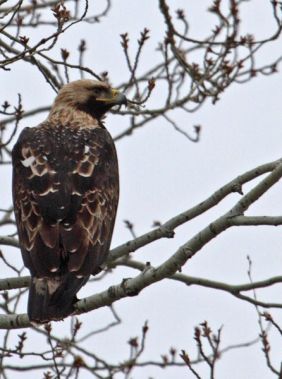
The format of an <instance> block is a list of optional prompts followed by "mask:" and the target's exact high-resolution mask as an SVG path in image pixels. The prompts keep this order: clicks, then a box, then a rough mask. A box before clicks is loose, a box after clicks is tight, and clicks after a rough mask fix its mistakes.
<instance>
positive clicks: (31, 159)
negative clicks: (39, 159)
mask: <svg viewBox="0 0 282 379" xmlns="http://www.w3.org/2000/svg"><path fill="white" fill-rule="evenodd" d="M35 159H36V158H35V157H34V156H33V155H31V156H30V157H28V158H26V159H24V160H23V161H21V162H22V164H23V166H24V167H30V166H31V165H32V163H33V162H34V161H35Z"/></svg>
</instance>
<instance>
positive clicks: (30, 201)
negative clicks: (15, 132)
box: [12, 123, 119, 277]
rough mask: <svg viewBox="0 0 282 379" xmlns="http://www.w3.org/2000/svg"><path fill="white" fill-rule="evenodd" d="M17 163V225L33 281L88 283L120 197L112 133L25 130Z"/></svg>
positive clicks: (49, 127) (100, 258)
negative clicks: (63, 278)
mask: <svg viewBox="0 0 282 379" xmlns="http://www.w3.org/2000/svg"><path fill="white" fill-rule="evenodd" d="M12 157H13V197H14V206H15V214H16V221H17V226H18V232H19V238H20V244H21V249H22V254H23V258H24V262H25V265H26V266H27V267H28V268H29V269H30V270H31V273H32V274H33V275H35V276H38V277H44V276H50V275H54V276H55V275H58V274H61V273H63V272H74V273H75V274H76V275H78V276H80V275H82V276H83V275H89V274H91V273H95V272H97V271H99V266H100V265H101V263H103V261H104V260H105V259H106V255H107V252H108V249H109V245H110V241H111V236H112V231H113V226H114V221H115V215H116V209H117V203H118V193H119V183H118V164H117V158H116V153H115V148H114V144H113V142H112V140H111V138H110V136H109V134H108V132H107V131H106V130H105V129H103V128H100V127H99V128H95V129H81V130H80V129H78V128H77V129H71V128H63V127H62V126H60V125H59V126H54V125H49V124H48V123H45V124H42V126H40V127H37V128H26V129H24V130H23V132H22V133H21V135H20V137H19V140H18V142H17V143H16V145H15V147H14V149H13V154H12Z"/></svg>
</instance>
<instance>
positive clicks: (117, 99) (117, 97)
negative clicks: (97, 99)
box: [111, 89, 127, 105]
mask: <svg viewBox="0 0 282 379" xmlns="http://www.w3.org/2000/svg"><path fill="white" fill-rule="evenodd" d="M111 101H112V102H113V104H114V105H127V98H126V96H125V95H124V94H123V93H121V92H119V91H118V90H117V89H112V100H111Z"/></svg>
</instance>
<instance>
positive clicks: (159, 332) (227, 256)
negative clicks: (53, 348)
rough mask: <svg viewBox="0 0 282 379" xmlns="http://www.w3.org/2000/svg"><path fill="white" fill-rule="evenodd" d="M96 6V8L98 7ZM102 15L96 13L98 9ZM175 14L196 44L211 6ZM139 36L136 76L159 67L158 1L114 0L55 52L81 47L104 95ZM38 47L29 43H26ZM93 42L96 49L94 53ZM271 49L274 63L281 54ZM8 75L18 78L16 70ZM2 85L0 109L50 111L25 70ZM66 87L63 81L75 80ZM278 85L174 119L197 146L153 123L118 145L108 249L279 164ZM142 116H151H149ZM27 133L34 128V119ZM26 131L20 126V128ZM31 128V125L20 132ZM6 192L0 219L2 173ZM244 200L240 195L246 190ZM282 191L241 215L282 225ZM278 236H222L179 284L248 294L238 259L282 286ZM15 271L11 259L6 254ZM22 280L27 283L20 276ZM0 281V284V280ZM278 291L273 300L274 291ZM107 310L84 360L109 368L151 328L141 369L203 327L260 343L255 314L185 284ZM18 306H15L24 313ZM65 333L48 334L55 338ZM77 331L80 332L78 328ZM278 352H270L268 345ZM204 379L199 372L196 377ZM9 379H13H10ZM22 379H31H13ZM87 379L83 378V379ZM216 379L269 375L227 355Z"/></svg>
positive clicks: (154, 251)
mask: <svg viewBox="0 0 282 379" xmlns="http://www.w3.org/2000/svg"><path fill="white" fill-rule="evenodd" d="M98 3H99V2H98ZM101 3H102V2H101ZM171 3H172V4H173V6H172V8H174V9H178V8H179V7H183V8H184V9H185V10H186V13H187V14H188V15H189V19H190V21H191V34H192V36H195V37H199V38H200V37H203V36H204V35H205V33H207V32H208V31H209V30H210V29H211V28H212V26H213V24H212V23H211V21H212V20H213V19H212V17H211V16H210V15H208V14H206V13H204V10H205V9H206V8H207V6H208V5H209V4H210V2H208V1H204V0H202V1H200V2H197V1H192V0H190V1H188V0H186V1H172V2H171ZM264 4H265V0H253V1H252V2H251V4H248V3H246V4H244V9H245V14H244V15H245V17H246V19H245V20H246V22H245V23H244V24H243V25H244V28H245V30H246V31H248V32H252V33H253V32H255V31H256V32H258V34H257V35H258V37H263V36H265V35H267V33H269V31H270V30H271V26H270V25H269V20H271V17H270V13H268V12H267V11H265V8H264V6H263V5H264ZM144 27H147V28H148V29H150V31H151V40H150V42H149V43H148V45H147V48H146V49H145V53H144V56H143V58H142V59H143V60H142V64H141V66H140V72H141V69H142V68H143V69H144V71H145V70H146V68H148V67H150V65H151V64H152V61H153V62H155V61H156V62H157V55H156V53H155V49H156V46H157V42H158V41H159V40H160V38H161V36H162V34H163V29H164V25H163V20H162V17H161V15H160V14H159V12H158V7H157V1H152V0H144V1H137V0H123V1H122V2H121V1H113V8H112V10H111V12H110V15H109V17H107V18H106V19H104V20H103V21H102V22H101V24H97V25H90V26H85V27H84V28H82V29H81V27H80V28H79V30H80V32H79V33H80V34H79V35H77V34H78V33H77V30H78V29H75V28H73V29H72V30H70V31H69V33H68V34H66V36H65V37H64V39H63V41H64V42H62V43H59V44H58V48H57V49H58V51H59V48H60V47H69V48H71V46H76V45H77V44H78V42H79V40H80V39H81V38H85V39H87V41H88V45H89V52H88V59H87V64H88V65H89V66H93V67H92V68H93V69H94V70H95V71H97V72H102V71H105V70H106V71H108V72H109V74H110V78H111V80H112V82H113V84H119V83H120V82H122V81H123V80H124V79H125V75H126V73H127V69H126V65H125V60H124V58H123V56H122V52H121V48H120V38H119V34H120V33H124V32H126V31H128V32H129V33H130V38H131V40H132V44H133V47H134V46H135V47H136V38H138V35H139V32H140V31H141V30H142V29H143V28H144ZM34 38H35V37H34ZM101 41H102V43H101ZM279 49H280V52H279ZM281 50H282V49H281V40H280V44H279V43H276V44H273V46H272V47H271V48H269V49H267V50H266V52H265V53H264V54H263V55H261V56H260V60H261V62H262V61H264V62H265V63H268V62H270V61H271V57H272V56H273V57H274V58H276V57H277V56H278V55H279V53H280V54H281ZM16 66H17V67H16ZM16 66H15V68H14V69H13V71H11V72H10V73H6V72H0V75H1V83H2V85H1V88H2V91H1V103H2V102H3V100H5V99H11V101H12V100H13V99H16V96H17V93H18V92H21V93H22V94H23V99H24V108H26V109H28V108H29V107H32V108H34V107H37V106H41V105H48V104H50V103H51V102H52V99H53V98H54V93H53V92H52V90H51V89H50V88H48V87H47V85H46V84H45V82H44V80H43V79H42V78H41V77H40V75H39V74H37V73H35V71H34V69H32V68H27V67H26V66H25V68H24V71H23V68H22V66H21V65H20V64H18V65H16ZM77 78H78V77H75V76H74V75H73V77H72V79H77ZM281 88H282V78H281V74H280V73H279V74H276V75H273V76H270V77H262V78H258V79H255V80H253V81H252V82H250V83H247V84H245V85H236V84H235V85H233V86H232V87H231V88H229V89H228V90H226V92H225V93H223V95H222V96H221V100H220V101H219V102H218V103H217V104H216V105H215V106H214V105H211V104H210V103H209V102H207V103H206V104H204V106H203V107H202V108H201V109H200V110H199V111H198V112H196V113H194V114H190V115H187V114H186V113H185V114H184V113H180V112H177V113H175V114H174V115H173V116H174V117H175V119H176V120H178V122H179V126H181V127H182V128H183V129H185V130H187V131H191V130H192V128H191V126H193V125H196V124H200V125H202V136H201V141H200V142H199V143H197V144H193V143H191V142H189V141H188V140H187V139H185V138H184V137H183V136H182V135H181V134H178V133H176V132H175V131H174V130H173V129H172V128H171V127H170V126H169V125H168V124H167V123H165V122H164V121H162V120H161V119H158V120H157V121H156V122H153V123H152V124H150V125H148V126H147V127H145V128H144V129H143V130H138V131H136V133H134V135H133V136H132V137H130V138H124V139H123V140H121V141H120V142H118V143H117V150H118V156H119V165H120V177H121V198H120V205H119V210H118V217H117V222H116V228H115V233H114V238H113V243H112V246H113V247H115V246H117V245H119V244H121V243H123V242H125V241H127V240H128V239H130V238H131V237H130V234H129V233H128V231H127V230H126V229H125V228H124V223H123V220H125V219H129V220H130V221H132V222H133V223H134V226H135V231H136V233H137V234H138V235H140V234H142V233H144V232H147V231H149V230H150V228H151V226H152V224H153V221H155V220H159V221H161V222H165V221H166V220H168V219H169V218H171V217H173V216H175V215H177V214H178V213H180V212H182V211H184V210H186V209H188V208H190V207H192V206H193V205H195V204H197V203H198V202H199V201H201V200H204V199H205V198H206V197H208V196H209V195H210V194H211V193H212V192H214V191H215V190H216V189H218V188H219V187H220V186H222V185H224V184H225V183H226V182H228V181H229V180H231V179H232V178H235V177H236V176H237V175H239V174H241V173H244V172H245V171H246V170H248V169H251V168H254V167H256V166H257V165H259V164H262V163H266V162H269V161H272V160H275V159H278V158H279V157H281V156H282V144H281V141H282V126H281V97H282V90H281ZM158 96H160V94H159V93H158V88H156V90H155V91H154V93H153V95H152V97H151V99H150V100H149V101H150V104H155V103H156V104H157V101H158ZM148 106H149V104H148ZM33 120H34V124H37V123H38V122H40V121H42V115H41V118H40V117H34V119H33ZM107 125H108V127H109V130H110V132H111V134H112V135H113V136H115V135H117V134H118V133H119V132H121V131H122V130H123V128H122V126H123V118H122V117H118V116H114V115H110V116H109V117H108V119H107ZM23 126H27V125H26V124H25V121H23V122H22V127H23ZM28 126H31V125H28ZM1 170H2V174H1V177H2V178H3V183H5V185H2V186H1V188H0V191H1V192H0V194H1V199H2V201H1V205H0V207H1V208H5V207H6V205H7V201H8V200H9V201H10V176H11V175H10V167H3V168H2V167H1ZM248 188H249V187H248ZM281 193H282V186H281V183H279V184H278V185H276V187H275V188H274V189H273V190H271V191H269V193H268V194H267V195H266V196H264V197H263V198H262V199H261V200H260V201H259V202H258V203H257V204H256V205H255V206H254V207H253V208H251V209H250V210H249V212H248V214H252V215H255V214H256V215H261V214H264V215H281V214H282V202H281ZM238 199H239V195H238V194H234V195H232V196H230V198H228V199H227V200H226V201H225V202H224V203H223V204H222V205H221V206H219V207H218V208H216V209H215V210H213V211H210V212H209V213H208V214H207V215H204V216H202V217H200V218H199V219H197V220H195V221H193V222H191V224H189V225H185V226H183V227H181V228H179V229H177V233H176V236H175V238H174V239H173V240H162V241H158V242H156V243H154V244H152V245H149V246H147V247H146V248H143V249H140V250H139V251H138V252H136V253H135V256H134V257H135V259H139V260H140V261H142V262H147V261H150V262H151V264H152V265H157V264H158V263H161V262H162V261H164V259H165V258H167V257H169V256H170V255H171V254H172V253H174V252H175V251H176V249H177V247H178V246H179V245H181V244H183V243H184V242H186V241H187V240H188V239H189V238H191V237H192V235H193V234H194V233H196V232H197V231H199V230H200V229H202V228H203V227H205V226H206V225H207V224H208V222H209V221H211V220H213V219H214V218H216V217H218V216H219V215H221V214H223V213H224V212H225V211H227V210H228V209H229V207H230V206H231V205H232V204H234V201H236V200H238ZM281 250H282V232H281V228H279V227H277V228H271V227H269V228H266V227H259V228H258V227H257V228H254V227H252V228H251V227H244V228H241V229H235V228H233V229H232V230H229V231H228V232H225V233H223V234H222V235H221V236H220V237H219V238H216V240H214V241H212V242H211V243H210V244H208V245H207V246H206V247H205V248H204V249H203V250H202V251H201V252H199V253H198V254H197V255H196V256H195V257H194V258H193V259H192V260H190V261H189V262H188V264H187V265H186V266H185V268H184V269H183V272H184V273H186V274H188V275H191V276H198V277H206V278H209V279H214V280H218V281H226V282H227V283H231V284H232V283H234V284H242V283H247V282H248V277H247V269H248V264H247V259H246V256H247V255H250V256H251V258H252V260H253V276H254V279H255V280H261V279H266V278H268V277H271V276H274V275H281V270H282V258H281V253H282V251H281ZM15 254H17V256H18V259H20V256H19V254H18V253H15ZM25 274H27V272H25ZM134 275H135V272H134V271H131V270H121V269H117V270H115V272H114V273H113V274H112V275H110V276H109V277H108V278H107V280H106V281H102V282H99V283H97V284H95V286H94V285H90V286H89V287H87V286H86V287H85V288H83V290H82V291H81V293H80V296H85V295H90V294H91V293H93V292H94V291H96V290H97V292H99V291H101V290H104V289H105V288H107V287H108V286H109V285H112V284H117V283H119V282H120V280H121V279H122V278H124V277H129V276H134ZM1 277H2V274H1ZM276 288H277V289H274V288H271V289H268V290H267V291H261V292H259V296H261V297H260V298H261V299H264V300H269V301H280V302H281V287H280V289H279V287H276ZM278 289H279V290H278ZM116 310H117V311H118V314H119V315H120V316H121V318H122V320H123V323H122V324H121V325H120V326H118V327H116V328H114V329H113V330H112V331H110V332H108V333H105V334H102V335H100V336H97V337H96V338H95V339H93V340H92V342H93V350H94V351H96V352H97V353H99V354H101V355H102V356H103V354H105V355H106V356H107V357H109V361H110V362H119V361H121V360H123V359H124V358H125V357H126V352H127V351H128V346H127V345H126V342H127V341H128V339H129V338H130V337H132V336H135V335H140V333H141V327H142V325H143V324H144V322H145V320H148V322H149V327H150V330H149V334H148V339H147V347H146V352H145V354H144V356H143V359H142V360H147V359H150V360H153V359H158V358H159V356H160V354H164V353H167V352H168V350H169V348H170V347H171V346H174V347H176V348H177V349H178V350H180V349H184V350H186V351H188V352H189V353H191V356H192V357H194V356H195V351H196V350H195V343H194V341H193V327H194V326H195V325H197V324H199V323H201V322H202V321H204V320H207V321H208V322H209V323H210V325H211V327H212V328H213V329H214V330H215V331H216V330H217V329H218V328H219V327H221V326H222V325H223V332H222V346H221V347H225V346H228V345H230V344H235V343H241V342H245V341H248V340H251V339H253V338H255V337H257V335H258V334H259V329H258V326H257V316H256V312H255V309H254V307H252V306H251V305H249V304H247V303H243V302H242V301H239V300H234V298H232V297H231V296H230V295H227V294H223V293H220V292H219V291H214V290H213V291H212V290H208V289H201V288H197V287H185V286H184V285H183V284H180V283H175V282H173V281H169V280H166V281H164V282H162V283H157V284H155V285H153V286H151V287H149V288H147V289H145V290H144V291H143V292H142V293H141V294H140V295H139V296H137V297H134V298H127V299H125V300H122V301H120V302H118V303H116ZM24 311H25V304H22V312H24ZM272 313H273V315H275V317H276V320H277V322H278V323H279V322H280V324H282V317H281V312H277V311H276V312H272ZM81 319H82V320H87V322H88V324H85V325H97V328H98V327H100V326H103V325H104V324H105V322H106V321H107V319H109V320H110V315H109V311H108V310H105V309H99V310H97V311H94V312H91V313H90V314H87V315H83V316H81ZM61 325H62V323H60V324H59V325H56V328H57V329H58V330H59V329H62V326H61ZM85 328H86V326H85ZM275 343H276V345H275ZM272 350H273V356H274V358H275V359H274V361H275V363H276V365H277V366H278V365H279V364H278V362H279V360H281V356H279V353H280V352H281V340H274V343H273V346H272ZM200 372H201V373H202V375H203V377H205V376H204V375H205V373H206V372H207V371H205V369H204V368H203V370H202V369H200ZM132 376H133V377H134V378H135V379H144V378H148V377H154V378H162V379H170V378H190V377H192V376H191V375H190V373H188V372H187V370H186V369H178V368H174V369H173V371H172V370H169V369H168V370H160V369H157V368H148V369H146V370H144V371H143V370H139V371H136V372H135V373H133V375H132ZM16 377H17V376H16V375H15V378H16ZM21 377H26V378H27V377H30V375H29V374H26V376H24V375H22V374H21ZM88 377H89V378H90V376H87V374H85V375H84V376H83V378H85V379H87V378H88ZM216 378H217V379H226V378H228V379H238V378H240V379H241V378H242V379H245V378H252V379H261V378H264V379H270V378H273V375H272V374H271V373H270V371H269V370H268V369H267V368H266V364H265V361H264V357H263V354H262V352H261V346H260V345H259V344H258V345H255V346H253V347H251V348H249V349H244V350H238V351H233V352H230V353H227V354H226V355H224V356H223V358H222V359H221V360H220V361H219V362H218V365H217V371H216Z"/></svg>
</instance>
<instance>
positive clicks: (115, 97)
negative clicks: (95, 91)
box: [96, 89, 127, 107]
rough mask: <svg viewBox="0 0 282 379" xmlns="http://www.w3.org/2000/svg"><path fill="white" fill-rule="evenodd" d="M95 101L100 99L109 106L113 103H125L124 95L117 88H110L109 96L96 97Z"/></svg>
mask: <svg viewBox="0 0 282 379" xmlns="http://www.w3.org/2000/svg"><path fill="white" fill-rule="evenodd" d="M96 101H102V102H104V103H105V104H108V105H110V106H111V107H113V106H115V105H127V98H126V96H125V95H124V94H123V93H121V92H120V91H118V90H117V89H112V90H111V95H110V96H109V97H105V98H97V99H96Z"/></svg>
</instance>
